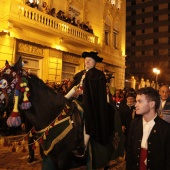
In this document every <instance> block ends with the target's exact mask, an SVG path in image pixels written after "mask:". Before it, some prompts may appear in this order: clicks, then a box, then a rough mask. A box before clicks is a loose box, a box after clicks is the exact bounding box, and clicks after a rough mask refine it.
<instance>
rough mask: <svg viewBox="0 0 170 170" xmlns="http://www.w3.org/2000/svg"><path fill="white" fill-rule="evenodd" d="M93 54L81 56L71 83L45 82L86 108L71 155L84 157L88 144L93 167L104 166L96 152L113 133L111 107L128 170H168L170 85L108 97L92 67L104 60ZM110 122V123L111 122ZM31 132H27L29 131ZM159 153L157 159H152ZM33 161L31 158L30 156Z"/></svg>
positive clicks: (4, 113) (3, 111)
mask: <svg viewBox="0 0 170 170" xmlns="http://www.w3.org/2000/svg"><path fill="white" fill-rule="evenodd" d="M97 54H98V53H97V52H83V53H82V57H83V58H84V59H85V70H82V71H80V72H79V73H77V74H76V75H75V76H74V77H73V80H72V81H71V80H70V79H69V78H68V79H65V80H63V81H62V82H61V83H58V84H56V83H50V82H46V84H47V85H48V86H50V87H51V88H52V89H53V90H54V91H55V92H56V93H60V94H62V95H63V96H65V98H67V99H69V100H70V99H76V100H77V101H78V102H80V103H81V104H82V106H83V108H84V113H83V121H84V124H83V127H82V128H83V130H82V133H83V134H82V136H83V137H82V136H81V139H78V140H79V143H77V145H76V146H75V148H74V150H73V151H72V152H73V154H74V155H75V156H76V157H79V158H80V157H81V158H82V157H83V158H84V157H85V156H86V152H87V148H88V143H89V141H90V142H91V144H92V147H94V148H95V147H96V146H98V149H97V150H93V154H94V156H95V160H97V161H96V162H95V163H94V162H93V163H94V166H95V167H98V166H99V167H100V166H103V165H104V163H105V161H106V160H105V159H104V158H105V157H98V156H97V155H99V152H100V150H103V154H104V153H108V151H109V150H108V148H107V147H106V146H107V144H108V143H107V142H108V141H109V137H110V135H111V134H113V129H114V128H113V129H111V128H112V127H111V126H109V123H108V122H110V120H109V118H110V115H109V112H108V110H109V108H112V107H110V105H109V106H108V103H110V104H111V105H112V106H114V107H113V108H115V109H114V111H113V110H111V111H112V112H118V115H119V118H120V120H121V123H120V126H121V133H122V134H123V136H124V138H123V139H121V140H122V141H121V142H123V144H124V145H123V146H124V156H125V159H126V162H127V170H140V169H142V170H146V169H147V168H149V169H154V170H160V169H170V163H169V162H170V161H169V160H170V158H169V155H170V146H169V142H170V124H169V123H170V104H169V103H170V90H169V86H168V85H162V86H161V87H160V88H159V90H156V89H154V88H152V87H142V88H140V89H138V90H135V89H133V88H124V89H123V90H121V89H116V90H115V93H114V94H112V93H111V91H110V86H109V85H107V81H106V76H105V74H104V72H103V71H101V70H98V69H96V68H95V65H96V63H97V62H102V60H103V58H101V57H99V56H98V55H97ZM0 96H1V100H0V101H1V102H0V112H1V117H0V118H1V122H3V121H2V120H5V121H6V119H7V117H8V113H9V112H10V110H11V108H8V109H7V108H5V106H6V103H5V102H6V100H5V97H4V96H3V95H2V91H1V93H0ZM3 97H4V98H3ZM2 99H3V100H2ZM103 113H104V114H103ZM114 114H115V113H114ZM111 122H112V124H113V120H112V121H111ZM24 123H25V122H24V121H23V122H22V124H21V126H22V129H23V130H24V129H26V127H25V125H24ZM2 125H3V124H2V123H1V126H2ZM5 126H6V125H5ZM6 127H7V126H6ZM162 127H163V128H162ZM29 130H30V127H29V128H28V130H27V131H29ZM159 141H160V142H159ZM119 142H120V141H119ZM157 153H160V155H161V156H156V155H157ZM32 154H33V153H32ZM32 157H33V158H34V156H33V155H32ZM30 158H31V155H30ZM30 160H31V162H32V161H34V159H29V160H28V161H30ZM100 163H101V164H100ZM99 167H98V168H99Z"/></svg>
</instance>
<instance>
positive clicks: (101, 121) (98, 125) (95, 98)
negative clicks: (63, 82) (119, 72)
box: [70, 68, 113, 144]
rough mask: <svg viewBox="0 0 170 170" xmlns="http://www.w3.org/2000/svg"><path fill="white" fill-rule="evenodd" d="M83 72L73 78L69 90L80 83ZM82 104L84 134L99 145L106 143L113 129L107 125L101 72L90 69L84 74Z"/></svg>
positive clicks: (105, 97) (105, 100) (103, 77)
mask: <svg viewBox="0 0 170 170" xmlns="http://www.w3.org/2000/svg"><path fill="white" fill-rule="evenodd" d="M84 72H85V70H84V71H81V72H79V73H77V74H76V75H75V76H74V78H73V79H74V80H73V83H72V85H71V87H70V89H71V88H72V87H73V86H74V85H78V84H79V83H80V80H81V78H82V75H83V74H84ZM82 103H83V108H84V118H85V128H86V133H87V134H89V135H90V136H91V137H93V138H94V139H95V141H96V142H99V143H101V144H106V143H108V139H109V136H110V132H111V131H112V132H113V129H111V128H110V123H109V121H110V120H109V117H108V111H107V96H106V78H105V75H104V73H103V72H102V71H100V70H98V69H96V68H91V69H89V70H88V71H87V72H86V75H85V78H84V83H83V96H82Z"/></svg>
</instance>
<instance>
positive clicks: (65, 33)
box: [0, 0, 98, 47]
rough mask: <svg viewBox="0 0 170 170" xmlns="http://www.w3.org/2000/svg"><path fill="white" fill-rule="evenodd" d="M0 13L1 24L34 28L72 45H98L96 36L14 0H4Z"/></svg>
mask: <svg viewBox="0 0 170 170" xmlns="http://www.w3.org/2000/svg"><path fill="white" fill-rule="evenodd" d="M0 15H1V16H0V21H1V22H2V23H3V24H4V23H10V24H11V25H13V27H16V28H20V29H27V30H28V29H29V30H34V31H36V32H39V33H41V34H44V35H47V36H49V37H52V38H55V39H57V38H59V39H61V38H62V39H64V42H65V43H68V44H72V45H78V44H79V45H80V46H86V47H88V46H92V47H98V37H97V36H95V35H93V34H90V33H88V32H86V31H84V30H82V29H80V28H78V27H76V26H73V25H71V24H69V23H67V22H64V21H62V20H60V19H58V18H55V17H52V16H50V15H48V14H44V13H43V12H41V11H39V10H37V9H34V8H31V7H29V6H27V5H25V4H23V3H19V2H18V1H15V0H10V1H4V4H3V10H2V11H1V12H0ZM6 27H7V26H6Z"/></svg>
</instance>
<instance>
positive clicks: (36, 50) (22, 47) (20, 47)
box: [17, 42, 43, 56]
mask: <svg viewBox="0 0 170 170" xmlns="http://www.w3.org/2000/svg"><path fill="white" fill-rule="evenodd" d="M17 51H18V52H22V53H29V54H32V55H38V56H43V47H38V46H35V45H33V44H28V43H26V42H18V43H17Z"/></svg>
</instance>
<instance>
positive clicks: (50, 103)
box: [28, 74, 65, 123]
mask: <svg viewBox="0 0 170 170" xmlns="http://www.w3.org/2000/svg"><path fill="white" fill-rule="evenodd" d="M28 87H29V88H30V91H29V92H30V97H29V100H30V102H31V104H32V109H33V110H34V114H36V115H37V116H40V117H41V119H42V118H43V119H44V120H45V121H46V122H48V123H50V121H51V120H54V119H55V118H56V116H58V115H59V114H60V112H61V111H62V109H63V108H64V106H65V98H64V96H63V95H61V94H57V93H56V92H54V90H53V89H52V88H50V87H49V86H47V85H46V84H45V83H44V82H43V81H42V80H41V79H39V78H38V77H37V76H36V75H34V74H30V75H29V78H28Z"/></svg>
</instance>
